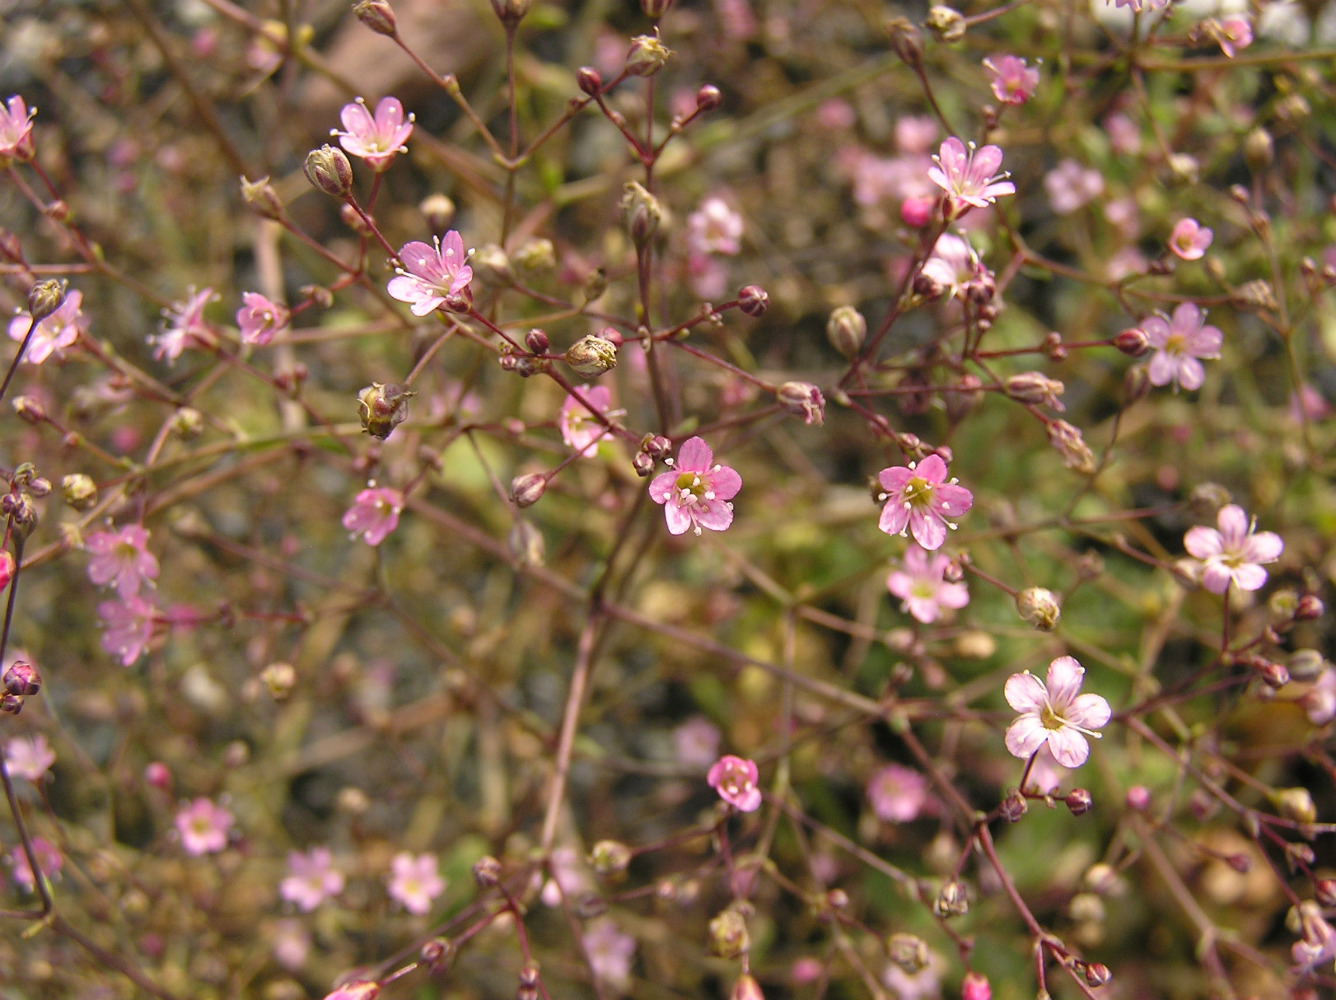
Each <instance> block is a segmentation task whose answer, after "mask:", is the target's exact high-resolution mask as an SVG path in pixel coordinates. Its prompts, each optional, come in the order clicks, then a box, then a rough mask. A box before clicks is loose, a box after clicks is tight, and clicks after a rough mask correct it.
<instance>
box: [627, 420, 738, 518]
mask: <svg viewBox="0 0 1336 1000" xmlns="http://www.w3.org/2000/svg"><path fill="white" fill-rule="evenodd" d="M668 461H669V464H672V460H671V459H669V460H668ZM740 489H742V477H741V476H739V475H738V474H737V472H736V471H735V470H734V469H731V468H729V467H728V466H727V465H718V464H716V463H715V461H714V452H712V451H711V450H710V447H709V445H707V444H706V443H705V442H704V441H702V440H701V439H700V438H698V437H693V438H688V439H687V440H686V441H685V442H683V444H682V447H681V448H680V449H679V450H678V453H677V465H676V467H675V468H674V469H673V470H671V471H669V472H664V473H661V474H660V475H658V476H655V477H654V481H653V482H652V483H650V484H649V495H650V497H651V498H652V499H653V500H654V502H655V503H661V504H663V513H664V517H665V518H666V520H667V522H668V531H669V532H670V533H672V534H674V535H680V534H682V533H683V532H685V531H686V530H687V529H688V528H694V529H695V532H696V534H698V535H699V534H700V533H701V528H709V529H710V530H711V531H723V530H724V529H726V528H727V527H728V526H729V525H730V524H732V523H733V504H732V503H731V502H730V501H731V500H732V499H733V498H734V497H735V496H737V494H738V490H740Z"/></svg>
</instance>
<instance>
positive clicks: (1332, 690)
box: [1299, 667, 1336, 726]
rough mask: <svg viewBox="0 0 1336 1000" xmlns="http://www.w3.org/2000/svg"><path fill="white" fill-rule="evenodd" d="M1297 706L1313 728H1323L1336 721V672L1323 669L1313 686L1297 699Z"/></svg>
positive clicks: (1326, 668) (1327, 668)
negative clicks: (1333, 720)
mask: <svg viewBox="0 0 1336 1000" xmlns="http://www.w3.org/2000/svg"><path fill="white" fill-rule="evenodd" d="M1299 705H1300V707H1301V708H1302V709H1303V710H1304V712H1305V713H1306V714H1307V715H1308V721H1309V722H1311V723H1312V724H1313V725H1315V726H1325V725H1326V724H1327V723H1328V722H1330V721H1331V720H1332V719H1336V670H1332V669H1331V668H1330V667H1324V668H1323V670H1322V672H1321V673H1320V674H1318V675H1317V680H1316V681H1314V682H1313V686H1312V687H1311V688H1309V689H1308V690H1307V691H1305V692H1304V696H1303V697H1302V698H1300V699H1299Z"/></svg>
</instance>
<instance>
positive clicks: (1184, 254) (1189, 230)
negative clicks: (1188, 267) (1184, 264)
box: [1169, 218, 1215, 260]
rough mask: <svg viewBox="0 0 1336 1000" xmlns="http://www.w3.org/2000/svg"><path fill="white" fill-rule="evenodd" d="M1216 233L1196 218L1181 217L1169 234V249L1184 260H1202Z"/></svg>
mask: <svg viewBox="0 0 1336 1000" xmlns="http://www.w3.org/2000/svg"><path fill="white" fill-rule="evenodd" d="M1214 235H1215V234H1214V233H1213V232H1212V231H1211V230H1209V229H1207V228H1206V227H1205V226H1203V225H1201V223H1199V222H1198V221H1197V220H1196V219H1192V218H1187V219H1179V220H1178V221H1177V222H1175V223H1174V230H1173V232H1171V233H1170V234H1169V249H1170V250H1172V251H1173V253H1174V255H1175V256H1176V257H1179V258H1181V259H1182V260H1201V258H1202V256H1203V255H1205V253H1206V248H1207V247H1209V246H1210V245H1211V240H1212V239H1213V238H1214Z"/></svg>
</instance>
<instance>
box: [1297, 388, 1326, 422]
mask: <svg viewBox="0 0 1336 1000" xmlns="http://www.w3.org/2000/svg"><path fill="white" fill-rule="evenodd" d="M1287 412H1288V414H1289V417H1290V419H1291V420H1293V421H1294V422H1295V423H1296V424H1298V423H1303V422H1304V421H1305V420H1325V419H1326V418H1327V417H1329V416H1331V404H1330V403H1328V402H1327V401H1326V399H1325V398H1323V396H1322V393H1320V392H1318V391H1317V389H1315V388H1313V386H1312V385H1310V384H1309V383H1307V382H1304V383H1303V384H1301V385H1300V386H1299V389H1298V391H1297V392H1292V393H1290V405H1289V408H1288V410H1287Z"/></svg>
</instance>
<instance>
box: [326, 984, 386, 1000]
mask: <svg viewBox="0 0 1336 1000" xmlns="http://www.w3.org/2000/svg"><path fill="white" fill-rule="evenodd" d="M378 996H380V984H379V983H373V982H371V981H369V980H366V979H358V980H355V981H354V982H351V983H344V984H343V985H342V986H340V987H339V988H338V989H336V990H334V991H333V992H331V993H326V994H325V1000H376V998H377V997H378Z"/></svg>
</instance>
